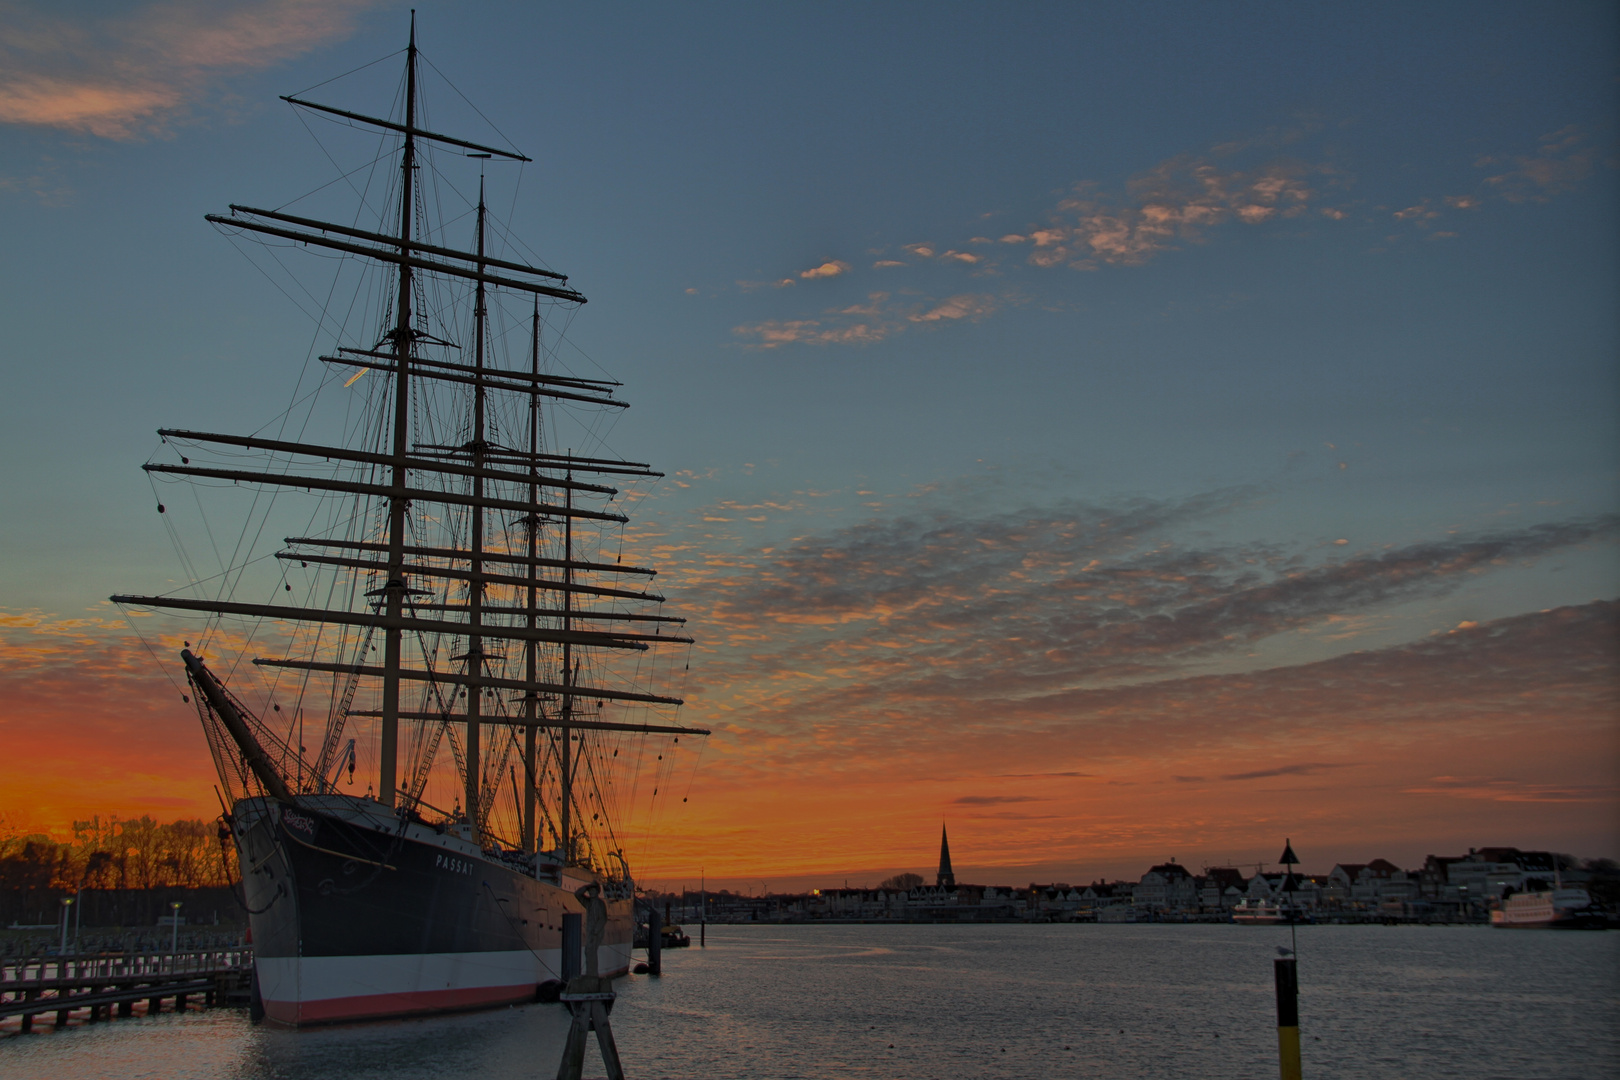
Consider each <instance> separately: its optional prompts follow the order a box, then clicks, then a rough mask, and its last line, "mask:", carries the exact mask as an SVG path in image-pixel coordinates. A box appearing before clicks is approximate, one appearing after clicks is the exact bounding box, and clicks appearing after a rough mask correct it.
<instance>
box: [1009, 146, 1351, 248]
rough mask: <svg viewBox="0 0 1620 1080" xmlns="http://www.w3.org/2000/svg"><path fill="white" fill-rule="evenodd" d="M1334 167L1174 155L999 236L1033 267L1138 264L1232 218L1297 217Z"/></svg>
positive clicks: (1083, 188) (1254, 221)
mask: <svg viewBox="0 0 1620 1080" xmlns="http://www.w3.org/2000/svg"><path fill="white" fill-rule="evenodd" d="M1331 171H1332V170H1331V169H1329V168H1328V167H1327V166H1325V165H1321V164H1311V163H1307V162H1303V161H1297V160H1286V159H1285V160H1277V161H1272V162H1268V163H1266V164H1263V165H1259V166H1257V167H1255V168H1253V169H1249V170H1241V169H1230V168H1222V167H1221V165H1220V164H1219V162H1218V161H1217V160H1214V159H1211V158H1209V157H1204V156H1192V155H1189V156H1182V157H1175V158H1171V159H1169V160H1168V161H1164V162H1161V163H1160V164H1158V165H1156V166H1155V167H1154V168H1152V169H1150V170H1148V171H1147V172H1145V173H1143V174H1141V175H1139V176H1137V177H1135V178H1133V179H1132V180H1131V181H1130V183H1129V184H1128V185H1127V189H1126V195H1125V197H1124V198H1122V199H1121V198H1113V197H1109V196H1107V195H1105V194H1104V193H1102V192H1101V191H1100V190H1099V188H1098V187H1097V186H1096V185H1094V184H1080V185H1077V186H1076V188H1075V190H1074V194H1073V195H1071V196H1069V197H1068V198H1065V199H1063V200H1062V201H1060V202H1059V203H1058V204H1057V207H1056V208H1055V209H1054V211H1053V213H1052V215H1051V217H1050V218H1049V219H1048V221H1047V222H1046V223H1044V224H1042V225H1040V226H1035V227H1031V228H1029V229H1027V230H1025V231H1024V232H1021V233H1020V232H1014V233H1008V234H1006V235H1004V236H1003V237H1001V243H1003V244H1028V245H1030V247H1031V248H1032V249H1033V250H1032V251H1031V252H1030V254H1029V256H1028V259H1029V262H1030V263H1031V264H1032V265H1035V266H1072V267H1075V268H1076V269H1093V268H1095V267H1096V266H1098V265H1099V264H1118V265H1125V266H1139V265H1141V264H1142V263H1145V262H1147V261H1148V260H1149V259H1151V258H1153V257H1154V256H1155V255H1158V254H1159V253H1161V252H1164V251H1168V250H1170V249H1172V248H1174V247H1176V246H1177V245H1178V244H1181V243H1202V242H1203V241H1204V240H1205V239H1206V237H1207V234H1208V233H1209V231H1210V230H1212V229H1214V228H1216V227H1218V226H1221V225H1224V224H1227V223H1228V222H1240V223H1242V224H1245V225H1259V224H1261V223H1263V222H1267V221H1272V220H1274V219H1280V218H1293V217H1299V216H1300V215H1302V214H1304V213H1306V212H1307V211H1308V209H1309V207H1310V205H1311V201H1312V200H1313V199H1314V198H1316V197H1317V195H1318V192H1317V191H1316V189H1314V188H1313V187H1312V186H1311V181H1312V179H1313V178H1314V177H1318V176H1323V175H1327V174H1330V173H1331Z"/></svg>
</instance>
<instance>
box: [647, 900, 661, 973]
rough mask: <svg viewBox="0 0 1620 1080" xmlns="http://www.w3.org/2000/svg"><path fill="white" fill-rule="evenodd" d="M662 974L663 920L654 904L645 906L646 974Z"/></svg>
mask: <svg viewBox="0 0 1620 1080" xmlns="http://www.w3.org/2000/svg"><path fill="white" fill-rule="evenodd" d="M663 973H664V919H663V916H661V915H660V914H659V913H658V907H657V905H655V904H648V905H647V974H649V975H662V974H663Z"/></svg>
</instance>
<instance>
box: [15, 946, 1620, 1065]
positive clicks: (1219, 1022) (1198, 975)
mask: <svg viewBox="0 0 1620 1080" xmlns="http://www.w3.org/2000/svg"><path fill="white" fill-rule="evenodd" d="M693 929H695V928H693ZM693 936H694V938H695V937H696V935H695V934H694V935H693ZM708 942H709V944H708V947H707V948H706V949H699V948H697V947H696V946H695V945H694V947H693V948H691V949H686V950H679V951H671V952H667V953H665V958H664V972H665V974H664V976H663V978H661V979H653V978H649V977H647V976H631V977H628V978H625V979H622V980H620V981H619V983H618V989H619V991H620V997H619V1001H618V1003H617V1005H616V1007H615V1009H614V1012H613V1029H614V1033H615V1035H616V1037H617V1039H618V1044H619V1050H620V1053H621V1055H622V1056H623V1058H624V1062H625V1066H626V1072H627V1074H628V1075H629V1076H630V1077H631V1078H632V1080H650V1078H661V1077H679V1078H691V1077H704V1078H727V1077H738V1078H743V1077H746V1078H751V1080H752V1078H778V1080H790V1078H798V1077H805V1078H818V1077H870V1078H880V1080H881V1078H891V1077H893V1078H899V1077H905V1078H908V1080H920V1078H934V1077H938V1078H941V1080H943V1078H947V1077H948V1078H951V1080H961V1078H970V1077H986V1078H1002V1077H1006V1078H1013V1077H1018V1078H1025V1077H1032V1076H1038V1077H1067V1076H1073V1077H1111V1078H1127V1077H1141V1078H1149V1077H1151V1078H1155V1080H1158V1078H1165V1077H1197V1078H1199V1080H1222V1078H1232V1080H1238V1078H1243V1080H1249V1078H1269V1077H1274V1076H1276V1075H1277V1064H1276V1053H1277V1050H1276V1045H1277V1044H1276V1033H1275V1028H1274V1023H1275V1013H1274V1002H1273V994H1272V981H1271V980H1272V974H1271V972H1272V960H1273V959H1275V958H1276V956H1277V955H1278V954H1277V947H1278V946H1285V947H1286V946H1287V945H1288V943H1289V934H1288V929H1287V928H1286V927H1252V926H1230V925H1187V926H1176V925H1104V926H1096V925H1073V926H1044V925H1043V926H1012V925H988V926H880V925H837V926H760V925H748V926H711V927H709V930H708ZM1299 981H1300V1024H1301V1031H1302V1037H1303V1043H1304V1068H1305V1075H1306V1076H1307V1077H1310V1078H1312V1080H1327V1078H1344V1080H1352V1078H1355V1080H1368V1078H1390V1080H1395V1078H1407V1077H1413V1076H1421V1077H1424V1080H1436V1078H1440V1077H1467V1078H1469V1080H1485V1078H1493V1077H1500V1078H1503V1080H1507V1078H1514V1080H1519V1078H1522V1077H1525V1076H1620V933H1603V932H1568V933H1557V932H1547V931H1519V932H1509V931H1494V930H1490V929H1487V928H1482V927H1380V926H1323V927H1301V928H1300V929H1299ZM566 1027H567V1017H566V1014H565V1013H564V1012H563V1010H562V1007H561V1006H557V1005H530V1006H523V1007H517V1008H510V1009H503V1010H499V1011H496V1012H488V1013H473V1014H467V1015H461V1016H453V1017H440V1018H430V1019H422V1020H411V1021H396V1022H388V1023H380V1024H364V1025H353V1026H347V1027H334V1028H325V1029H315V1030H308V1031H300V1032H289V1031H279V1030H275V1029H271V1028H267V1027H264V1026H254V1025H252V1024H250V1023H249V1022H248V1019H247V1014H246V1012H245V1010H237V1009H217V1010H214V1011H211V1012H193V1013H189V1014H186V1015H180V1016H176V1015H171V1014H164V1015H161V1016H156V1017H151V1018H141V1017H135V1018H130V1019H124V1020H116V1021H103V1022H101V1023H98V1024H93V1025H91V1024H84V1025H80V1024H74V1025H73V1026H71V1027H69V1028H68V1029H66V1030H64V1031H53V1030H51V1029H50V1025H49V1024H48V1023H42V1024H41V1025H40V1029H41V1030H40V1032H39V1033H37V1034H33V1035H18V1034H15V1033H14V1032H15V1030H16V1027H15V1021H13V1022H11V1023H10V1024H9V1025H7V1028H6V1029H5V1030H6V1031H7V1032H8V1033H9V1034H7V1035H6V1036H4V1037H3V1038H0V1076H5V1077H7V1078H8V1080H32V1078H47V1077H48V1078H51V1080H72V1078H78V1077H85V1078H91V1077H94V1078H100V1077H107V1076H118V1077H123V1078H127V1080H135V1078H145V1077H154V1078H157V1077H161V1078H165V1080H180V1078H198V1080H203V1078H206V1080H214V1078H222V1080H223V1078H232V1080H243V1078H254V1080H256V1078H265V1080H269V1078H276V1080H304V1078H311V1080H313V1078H317V1077H320V1078H324V1077H332V1076H343V1077H349V1078H372V1077H375V1078H379V1080H381V1078H388V1080H417V1078H420V1080H448V1078H453V1077H479V1078H488V1080H504V1078H530V1077H545V1078H548V1080H549V1078H550V1077H551V1076H554V1075H555V1074H556V1069H557V1061H558V1057H559V1056H560V1053H561V1047H562V1039H563V1035H564V1032H565V1031H566ZM586 1075H587V1076H591V1075H598V1076H599V1075H602V1066H601V1060H600V1058H599V1057H597V1056H596V1046H595V1042H594V1040H593V1041H592V1043H591V1046H590V1056H588V1057H587V1065H586Z"/></svg>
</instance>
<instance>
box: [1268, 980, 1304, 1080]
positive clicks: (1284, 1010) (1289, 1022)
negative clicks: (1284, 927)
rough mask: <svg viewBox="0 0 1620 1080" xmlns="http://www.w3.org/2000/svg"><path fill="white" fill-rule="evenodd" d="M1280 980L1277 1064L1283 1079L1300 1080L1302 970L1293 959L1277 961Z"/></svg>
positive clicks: (1278, 983) (1278, 985)
mask: <svg viewBox="0 0 1620 1080" xmlns="http://www.w3.org/2000/svg"><path fill="white" fill-rule="evenodd" d="M1271 963H1272V970H1273V971H1274V972H1275V974H1276V979H1277V1061H1278V1066H1279V1069H1280V1075H1281V1077H1282V1080H1300V1078H1301V1075H1302V1074H1301V1072H1300V1062H1299V968H1298V962H1297V961H1296V960H1295V958H1294V957H1292V956H1290V957H1288V958H1286V959H1282V960H1273V961H1272V962H1271Z"/></svg>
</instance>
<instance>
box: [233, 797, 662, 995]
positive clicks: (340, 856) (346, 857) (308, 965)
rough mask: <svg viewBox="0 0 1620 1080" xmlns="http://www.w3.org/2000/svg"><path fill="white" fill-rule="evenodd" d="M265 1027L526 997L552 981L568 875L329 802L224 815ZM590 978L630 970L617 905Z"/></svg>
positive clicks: (567, 905) (575, 882)
mask: <svg viewBox="0 0 1620 1080" xmlns="http://www.w3.org/2000/svg"><path fill="white" fill-rule="evenodd" d="M233 818H234V823H235V824H234V829H233V832H234V833H235V836H236V842H237V853H238V856H239V858H240V860H241V869H242V882H243V893H244V899H245V901H246V904H247V908H248V917H249V922H250V926H251V928H252V932H253V944H254V969H255V978H256V980H257V982H258V991H259V997H260V999H261V1000H262V1002H263V1008H264V1016H265V1019H267V1020H269V1021H271V1022H273V1023H276V1024H281V1025H286V1026H289V1027H302V1026H306V1025H310V1024H324V1023H337V1022H346V1021H355V1020H372V1019H382V1018H386V1017H399V1016H411V1015H422V1014H428V1013H439V1012H453V1011H460V1010H466V1009H479V1008H490V1007H494V1006H498V1005H506V1004H511V1003H514V1002H521V1001H532V1000H534V999H535V995H536V990H537V988H538V987H539V986H540V984H542V983H545V982H547V981H551V980H560V979H561V978H562V977H563V962H562V916H563V915H565V914H570V913H582V911H583V906H582V905H581V903H580V901H579V900H578V899H577V898H576V897H575V896H574V889H575V888H577V887H578V886H580V885H583V884H586V883H587V882H589V881H592V880H595V879H594V878H592V877H590V876H588V875H587V874H586V873H585V872H584V871H581V870H578V869H575V868H558V867H546V866H545V865H544V864H542V865H541V870H540V873H541V874H542V875H549V876H551V877H552V878H553V880H545V879H544V877H536V876H535V870H534V868H533V864H529V865H527V866H525V865H522V862H521V860H518V859H513V860H512V861H511V862H507V861H504V860H500V859H498V858H494V857H490V856H488V855H486V854H485V853H483V852H481V851H479V850H478V849H477V848H476V847H475V846H474V845H472V844H470V843H467V842H465V841H463V840H461V839H460V838H458V837H456V836H454V835H453V834H447V833H441V832H439V831H438V830H436V829H434V828H433V827H431V826H427V825H422V824H414V823H401V822H400V821H399V820H398V819H397V818H394V817H393V816H392V815H390V814H388V813H387V812H386V811H385V810H383V809H382V808H381V807H380V805H379V804H377V803H374V802H371V801H369V800H361V799H352V798H346V797H340V796H318V797H315V796H312V797H301V798H300V799H299V801H298V804H297V805H292V806H289V805H285V804H281V803H276V802H273V801H271V800H266V799H245V800H242V801H241V802H239V803H238V804H237V805H236V807H235V808H234V811H233ZM607 907H608V923H607V932H606V934H605V935H604V939H603V943H602V947H601V949H600V950H599V952H598V954H597V962H598V969H599V971H600V972H601V973H602V974H603V975H608V976H614V975H620V974H623V973H625V972H626V971H628V969H629V965H630V944H631V924H632V918H631V909H632V901H631V900H630V899H628V898H610V899H608V901H607Z"/></svg>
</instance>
